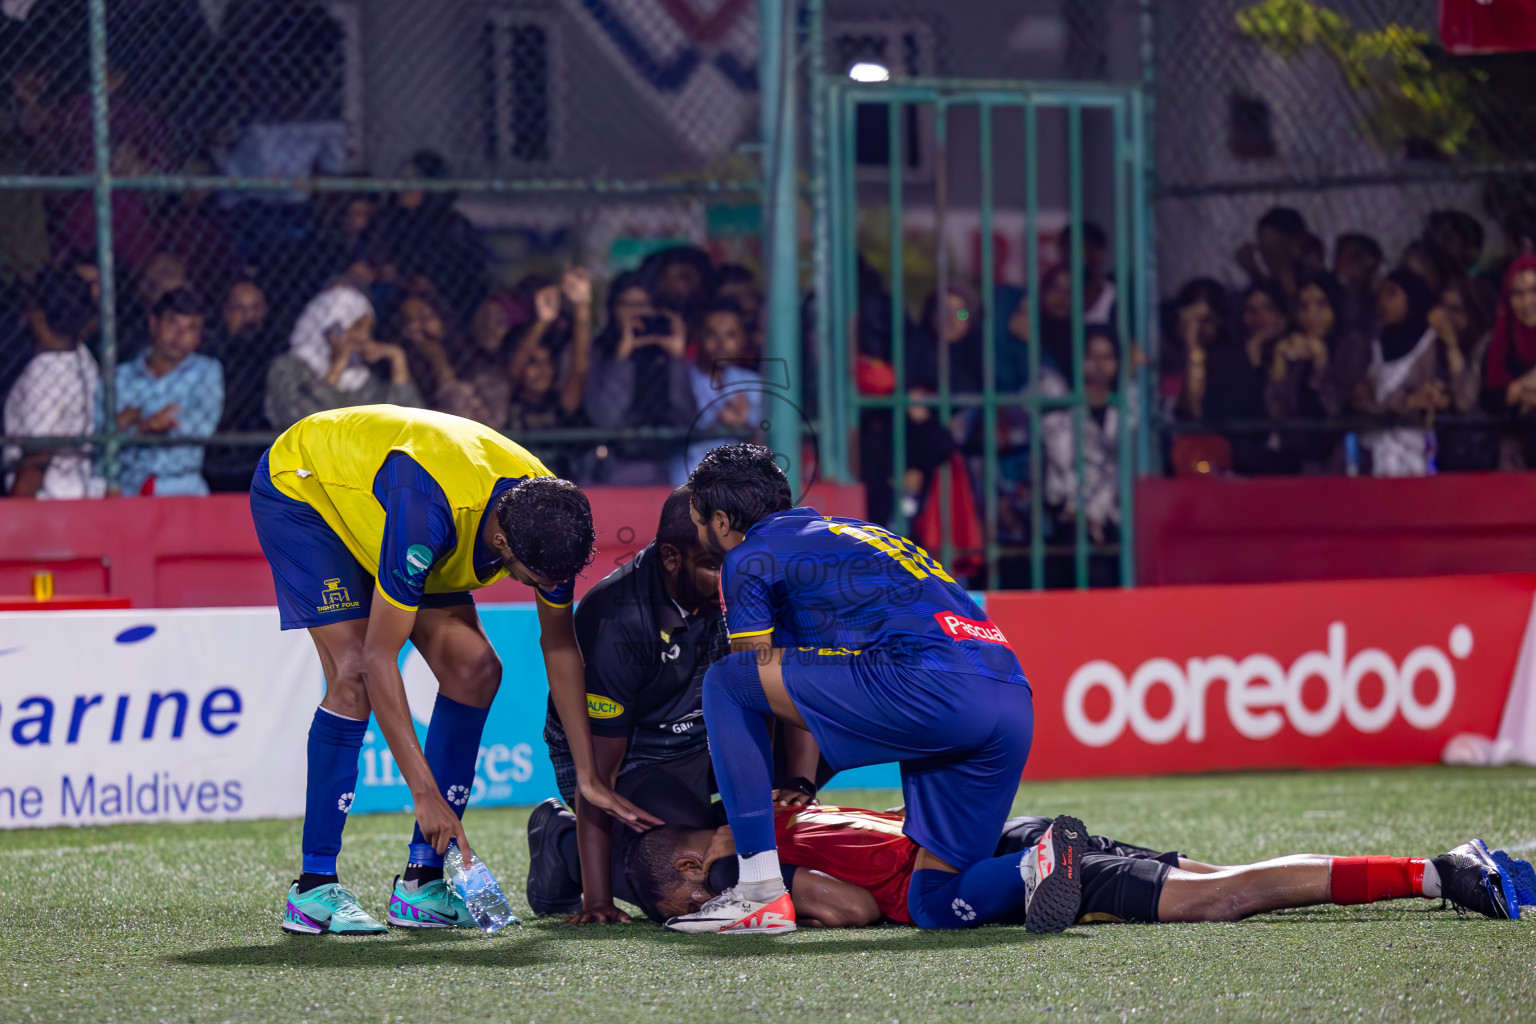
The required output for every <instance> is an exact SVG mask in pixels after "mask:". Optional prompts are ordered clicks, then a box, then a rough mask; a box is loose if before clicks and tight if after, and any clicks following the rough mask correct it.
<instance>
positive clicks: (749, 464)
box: [667, 445, 1082, 934]
mask: <svg viewBox="0 0 1536 1024" xmlns="http://www.w3.org/2000/svg"><path fill="white" fill-rule="evenodd" d="M689 485H690V487H692V489H693V514H694V517H695V520H696V522H697V523H698V526H699V530H700V535H701V537H702V538H703V542H704V544H705V546H706V547H708V548H709V549H710V550H713V551H716V552H718V553H720V554H722V555H723V556H724V562H723V564H722V568H721V598H722V603H723V604H724V606H725V619H726V627H727V630H728V631H729V634H730V637H731V641H732V648H733V650H732V653H731V654H730V655H728V656H727V657H725V658H722V659H720V660H719V661H717V662H715V664H714V665H712V666H711V667H710V669H709V671H708V672H707V673H706V674H705V677H704V721H705V724H706V725H707V727H708V729H709V737H710V755H711V759H712V761H713V763H714V769H715V781H716V783H717V784H718V785H719V788H720V798H721V802H722V803H723V804H724V806H725V811H726V815H727V817H728V819H729V821H730V825H731V829H732V832H733V834H734V836H735V841H736V846H737V857H738V862H739V880H738V881H737V883H736V884H735V885H734V886H731V887H730V888H728V889H726V890H725V891H723V892H721V893H720V894H719V895H718V896H717V897H715V898H714V899H712V900H710V901H709V902H708V903H707V904H705V905H704V906H703V907H701V908H699V909H698V910H697V911H694V912H691V913H687V914H682V915H679V916H677V917H674V918H673V919H672V920H670V921H668V922H667V926H668V927H669V928H672V929H674V930H677V931H683V932H694V933H711V932H713V933H736V934H754V933H755V934H773V933H780V932H788V931H793V930H794V928H795V908H794V902H793V900H792V898H791V897H790V895H789V893H788V891H787V889H786V888H785V886H784V882H783V879H782V876H781V874H780V868H779V859H778V854H777V851H776V849H775V845H774V828H773V801H772V768H773V765H772V753H771V750H770V744H769V738H770V735H771V731H770V722H771V720H772V719H773V718H774V717H777V718H778V719H779V720H780V721H782V722H785V723H788V724H792V725H795V726H799V727H801V728H805V729H809V730H810V733H811V735H812V736H814V737H815V739H816V743H817V745H818V746H819V747H820V749H821V753H822V756H824V757H825V758H826V760H827V762H828V763H829V764H830V765H831V767H832V768H833V769H834V770H842V769H845V768H855V767H858V766H860V765H867V764H883V763H886V762H890V761H899V762H901V774H902V788H903V791H904V793H905V796H906V803H907V818H906V821H905V822H904V825H903V827H904V829H905V832H906V834H907V835H908V836H910V837H911V839H912V841H913V842H914V843H916V844H917V846H918V848H919V849H918V851H917V854H916V857H915V859H914V862H913V873H912V882H911V885H910V886H909V887H908V894H907V898H908V908H909V912H910V914H911V917H912V920H913V921H914V922H915V923H917V924H918V925H921V926H922V927H925V928H955V927H971V926H974V925H978V924H982V923H985V922H986V921H988V920H992V919H993V918H994V917H995V916H996V914H997V913H1000V912H1001V910H1002V909H1003V908H1007V907H1013V906H1018V905H1019V904H1020V903H1026V904H1027V905H1028V909H1029V915H1028V922H1027V923H1028V925H1029V927H1031V928H1032V929H1035V930H1038V931H1057V930H1060V929H1062V928H1065V927H1066V926H1067V925H1069V924H1071V923H1072V921H1073V920H1075V919H1076V916H1077V904H1078V897H1079V889H1078V882H1079V880H1078V876H1077V871H1076V862H1077V860H1079V859H1081V855H1082V846H1081V843H1082V839H1081V836H1082V828H1081V825H1080V823H1072V822H1065V823H1063V825H1062V827H1053V828H1052V829H1050V830H1048V831H1047V833H1046V836H1045V837H1044V839H1042V849H1041V851H1040V854H1041V855H1040V857H1032V856H1030V855H1028V854H1026V855H1024V856H1022V857H1021V856H1019V855H1012V856H1007V857H995V856H994V848H995V846H996V836H997V832H998V830H999V829H1001V828H1002V824H1003V820H1004V819H1005V818H1006V817H1007V814H1008V810H1009V808H1010V807H1011V806H1012V804H1013V797H1014V793H1015V792H1016V791H1017V790H1018V785H1019V773H1020V771H1021V770H1022V769H1023V767H1024V761H1025V759H1026V758H1027V757H1028V755H1029V745H1030V740H1031V738H1032V736H1033V730H1034V707H1033V704H1032V702H1031V698H1030V690H1029V684H1028V683H1027V682H1026V681H1025V679H1024V672H1023V670H1022V669H1021V668H1020V667H1019V661H1018V659H1017V658H1016V657H1014V652H1013V650H1012V649H1011V648H1010V647H1009V646H1008V641H1007V639H1006V638H1005V637H1004V636H1003V634H1002V631H1001V630H999V629H998V628H997V627H996V626H995V625H993V624H992V623H991V622H989V621H987V619H986V617H985V615H983V613H982V611H981V609H980V608H978V607H977V606H976V603H975V602H974V601H972V600H971V599H970V597H969V595H967V594H966V592H965V590H964V588H962V587H961V586H960V585H959V584H957V583H956V582H955V581H954V579H953V578H952V577H950V575H949V574H948V573H947V572H945V571H944V567H943V566H941V565H939V564H938V562H936V561H934V560H933V559H932V558H930V557H929V556H928V554H927V552H925V551H923V550H922V549H921V548H919V547H917V546H916V545H915V544H912V543H911V542H910V541H907V540H905V539H903V538H900V537H897V536H894V535H893V534H891V533H889V532H888V531H886V530H883V529H881V528H880V527H878V526H874V525H872V524H870V523H865V522H861V521H859V520H856V519H839V518H833V517H829V516H823V515H821V514H820V513H818V512H817V511H816V510H815V509H812V508H794V507H792V506H793V504H794V503H793V500H792V499H791V495H790V490H789V483H788V481H787V480H786V479H785V476H784V472H783V470H782V469H780V468H779V465H778V463H777V462H775V461H774V455H773V453H772V452H771V451H769V450H768V449H767V448H764V447H762V446H761V445H723V446H721V447H718V448H715V449H714V450H712V451H710V452H709V453H708V454H707V455H705V456H704V458H703V459H702V460H701V461H700V462H699V465H698V467H697V468H696V469H695V470H694V471H693V475H692V477H691V479H690V481H689ZM1074 826H1075V827H1074ZM1041 859H1044V860H1045V861H1046V862H1047V863H1049V862H1050V861H1052V860H1056V861H1059V862H1060V864H1061V866H1062V868H1063V870H1057V871H1054V872H1051V873H1050V874H1043V873H1040V872H1037V871H1036V869H1035V864H1036V863H1037V862H1039V861H1040V860H1041ZM961 907H966V908H970V909H967V910H964V911H961V910H960V909H959V908H961Z"/></svg>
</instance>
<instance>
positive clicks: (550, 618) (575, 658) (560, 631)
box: [401, 601, 664, 832]
mask: <svg viewBox="0 0 1536 1024" xmlns="http://www.w3.org/2000/svg"><path fill="white" fill-rule="evenodd" d="M539 647H540V648H541V649H542V650H543V652H544V668H545V671H547V672H548V673H549V697H550V700H552V701H554V704H555V713H556V714H557V715H559V716H560V724H561V726H563V727H564V728H565V738H566V741H567V742H568V743H569V744H570V748H571V760H572V761H573V762H574V763H575V767H576V786H577V789H578V790H580V792H581V797H582V799H583V800H585V801H586V802H587V803H589V804H591V805H592V806H593V807H597V808H600V809H602V810H604V811H607V812H608V813H609V814H611V815H613V816H614V817H615V818H618V819H619V820H620V821H622V822H623V823H624V824H626V825H628V826H629V827H630V828H632V829H634V830H635V831H637V832H643V831H645V830H646V829H647V828H650V827H652V826H655V825H661V824H664V822H662V820H661V819H660V818H657V817H656V816H655V815H652V814H647V813H646V812H645V811H642V810H641V809H640V808H638V807H636V806H635V805H634V804H632V803H630V802H629V801H628V800H625V799H624V798H623V797H621V796H619V794H617V793H615V792H614V791H613V789H612V788H611V787H610V786H609V785H608V783H607V782H605V781H603V779H602V778H601V776H599V775H598V773H597V771H596V768H595V763H594V758H593V755H592V729H591V727H590V726H589V725H588V719H587V682H586V672H585V664H584V663H583V661H582V660H581V647H580V645H578V644H577V642H576V616H575V615H574V614H572V612H571V609H570V607H569V606H567V607H564V608H556V607H554V606H552V605H550V604H548V603H547V602H544V601H540V602H539ZM404 691H405V687H404V684H403V683H402V684H401V700H402V701H403V700H404V699H405V696H404Z"/></svg>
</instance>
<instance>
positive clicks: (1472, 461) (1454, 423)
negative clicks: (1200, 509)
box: [1158, 207, 1536, 477]
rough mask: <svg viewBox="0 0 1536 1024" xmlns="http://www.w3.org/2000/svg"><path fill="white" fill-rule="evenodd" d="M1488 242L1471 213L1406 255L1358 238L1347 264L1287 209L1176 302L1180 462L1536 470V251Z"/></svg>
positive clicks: (1242, 468) (1164, 402)
mask: <svg viewBox="0 0 1536 1024" xmlns="http://www.w3.org/2000/svg"><path fill="white" fill-rule="evenodd" d="M1510 234H1511V242H1512V249H1513V251H1512V252H1511V253H1509V254H1489V253H1487V252H1486V251H1485V248H1486V247H1485V238H1484V231H1483V227H1482V225H1481V224H1480V223H1479V222H1478V220H1477V219H1476V218H1475V217H1473V216H1471V215H1470V214H1468V213H1465V212H1463V211H1459V210H1440V211H1436V212H1435V213H1433V214H1431V215H1430V216H1429V217H1428V219H1427V222H1426V224H1425V226H1424V230H1423V232H1422V234H1421V235H1420V237H1418V238H1417V239H1415V240H1414V241H1412V242H1410V243H1409V244H1408V245H1407V246H1406V247H1405V248H1404V249H1403V251H1402V252H1401V253H1400V254H1398V256H1397V258H1396V260H1395V261H1392V262H1388V260H1387V258H1386V255H1385V254H1384V252H1383V250H1382V247H1381V245H1380V244H1379V243H1378V242H1377V241H1376V239H1374V238H1372V237H1371V236H1370V235H1367V234H1360V233H1345V234H1341V235H1339V236H1338V237H1337V238H1336V239H1335V240H1334V242H1333V247H1332V253H1331V260H1330V259H1329V258H1328V257H1329V253H1328V250H1327V247H1326V246H1325V245H1324V243H1323V242H1322V240H1321V239H1320V238H1319V237H1318V236H1317V235H1315V234H1313V233H1312V232H1311V230H1310V229H1309V228H1308V225H1307V224H1306V222H1305V220H1304V219H1303V218H1302V216H1301V214H1300V213H1298V212H1297V211H1295V210H1293V209H1289V208H1286V207H1276V208H1275V209H1272V210H1270V211H1269V212H1267V213H1266V214H1265V215H1264V216H1263V217H1262V218H1261V219H1260V220H1259V222H1258V226H1257V231H1256V237H1255V239H1254V241H1253V242H1251V243H1249V244H1247V245H1244V246H1243V247H1242V249H1241V250H1239V252H1238V253H1237V263H1238V265H1239V266H1240V267H1241V269H1242V271H1243V273H1244V276H1245V277H1246V283H1245V284H1244V285H1243V286H1242V287H1240V288H1237V289H1229V288H1228V287H1227V286H1225V285H1224V284H1222V283H1221V282H1219V281H1216V280H1213V279H1209V278H1200V279H1197V280H1193V281H1190V282H1188V283H1187V284H1185V285H1184V286H1183V287H1182V288H1180V289H1179V291H1178V293H1177V295H1176V296H1175V297H1174V298H1173V299H1172V300H1171V301H1170V302H1169V303H1167V305H1166V308H1165V314H1166V315H1165V318H1164V325H1163V334H1162V339H1163V340H1162V352H1161V365H1160V366H1159V367H1158V371H1159V374H1158V384H1159V388H1158V401H1159V403H1160V406H1161V411H1162V413H1163V415H1164V417H1165V419H1166V420H1167V421H1171V422H1172V423H1173V424H1174V426H1175V430H1174V431H1173V432H1172V434H1171V441H1170V443H1169V454H1170V460H1171V465H1172V467H1173V470H1174V472H1176V473H1184V472H1229V473H1234V474H1238V475H1276V474H1310V473H1348V474H1350V475H1356V474H1369V475H1374V476H1380V477H1401V476H1424V475H1428V474H1433V473H1438V472H1456V471H1468V470H1497V469H1523V468H1536V415H1533V414H1536V255H1533V246H1532V241H1531V239H1530V238H1528V237H1526V235H1527V234H1528V233H1527V232H1525V231H1523V230H1522V229H1521V228H1520V227H1519V226H1518V225H1515V226H1513V227H1512V230H1511V232H1510Z"/></svg>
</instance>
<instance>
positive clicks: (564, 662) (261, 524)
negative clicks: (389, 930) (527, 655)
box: [251, 405, 659, 935]
mask: <svg viewBox="0 0 1536 1024" xmlns="http://www.w3.org/2000/svg"><path fill="white" fill-rule="evenodd" d="M251 517H252V519H253V520H254V521H255V525H256V535H257V538H258V539H259V540H260V541H261V549H262V551H263V552H264V553H265V554H266V556H267V561H268V562H270V563H271V566H272V580H273V583H274V585H275V586H276V588H277V602H278V607H279V609H280V611H281V616H282V628H283V629H308V630H309V634H310V636H311V637H312V638H313V639H314V642H315V647H316V649H317V650H318V651H319V653H320V663H321V666H322V668H323V669H324V671H325V683H326V692H325V699H324V700H323V701H322V702H321V704H320V707H319V708H318V709H317V710H316V711H315V717H314V721H313V723H312V724H311V726H310V730H309V781H308V787H307V791H306V797H305V806H304V838H303V854H304V862H303V869H302V873H301V875H300V877H299V879H298V881H296V882H295V883H294V884H293V886H292V887H291V888H290V889H289V891H288V902H287V905H286V907H285V908H284V913H283V930H284V931H288V932H294V933H298V934H310V935H316V934H321V933H325V932H329V933H333V934H361V933H368V932H379V931H383V930H384V926H383V925H381V924H379V923H378V922H377V921H376V920H374V919H373V918H372V917H370V916H369V915H368V914H367V913H366V912H364V911H363V909H362V907H361V906H359V905H358V902H357V897H356V895H354V894H353V893H352V891H351V890H349V889H345V888H343V887H342V886H341V885H340V884H339V880H338V878H337V874H336V857H337V854H339V853H340V852H341V833H342V829H343V827H344V826H345V825H346V822H347V811H348V809H349V808H350V807H351V805H352V799H353V794H354V792H355V790H356V785H357V771H358V751H359V749H360V748H361V747H362V744H363V734H364V733H365V732H366V730H367V727H368V715H369V712H370V711H372V713H373V715H374V716H375V717H376V718H377V719H378V723H379V728H380V729H381V730H382V731H383V733H384V738H385V739H386V740H387V741H388V743H389V749H390V753H391V754H393V755H394V759H395V764H396V765H398V766H399V768H400V774H401V775H402V776H403V777H404V778H405V781H406V783H407V784H409V786H410V788H411V798H412V800H413V801H414V802H415V807H416V831H415V835H414V836H413V837H412V840H411V846H410V854H409V862H408V864H407V866H406V868H405V873H404V875H403V876H400V877H397V878H396V880H395V886H394V890H393V893H392V894H391V896H390V900H389V915H388V917H389V921H390V923H391V924H395V925H400V926H402V927H410V928H446V927H453V926H459V927H473V926H474V922H473V920H472V919H471V918H470V915H469V913H468V910H467V909H466V908H465V907H464V905H463V903H462V902H461V901H460V900H459V899H458V897H457V895H456V894H455V893H454V892H453V891H452V890H451V889H450V888H449V887H448V886H446V885H445V884H444V883H443V877H442V875H443V870H442V864H443V860H442V855H443V853H444V852H445V851H446V850H447V848H448V843H449V841H450V840H456V841H457V842H458V845H459V848H460V850H461V851H463V854H464V857H465V859H466V860H468V859H469V858H470V856H471V855H472V851H471V849H470V846H469V843H468V841H467V839H466V837H465V834H464V827H463V825H462V824H461V822H460V820H459V818H460V815H462V814H463V811H464V805H465V804H466V803H468V801H469V791H470V787H471V786H472V785H473V784H474V776H475V760H476V758H477V757H478V755H479V750H480V734H481V730H482V729H483V727H484V725H485V719H486V713H487V710H488V709H489V708H490V705H491V701H492V699H493V698H494V697H495V696H496V690H497V688H498V687H499V686H500V685H501V661H500V660H499V659H498V658H497V657H496V652H495V651H494V650H492V649H491V645H490V642H489V641H488V640H487V639H486V636H485V631H484V630H483V629H482V628H481V626H480V620H479V617H478V616H477V615H476V614H475V604H474V599H473V598H472V597H471V596H470V594H469V592H470V591H471V590H475V589H478V588H480V587H484V586H489V585H490V584H492V583H495V582H497V581H498V580H502V579H505V578H507V577H508V576H510V577H512V578H513V579H516V580H518V581H520V582H522V583H526V584H527V585H529V586H531V587H534V588H535V589H536V590H537V592H538V608H539V628H540V643H541V646H542V648H543V652H544V662H545V665H546V667H547V669H548V673H549V690H550V693H551V695H552V697H553V700H554V702H555V706H556V708H558V709H559V713H560V716H561V719H562V720H563V721H564V722H565V726H566V731H567V734H568V735H569V737H570V750H571V756H572V758H573V760H574V762H575V772H576V777H577V781H578V785H579V786H580V788H581V791H582V794H583V797H584V798H585V799H586V800H587V801H588V802H589V803H591V804H593V805H594V806H596V807H600V808H602V809H604V810H607V811H609V812H611V813H614V814H615V815H617V816H619V817H621V818H623V819H624V820H625V821H627V822H630V823H633V824H635V825H641V824H643V823H650V824H659V821H657V820H656V819H654V818H651V817H650V816H649V815H646V814H644V813H643V812H641V811H639V810H638V809H636V808H635V807H634V806H633V805H631V804H630V803H629V802H628V801H626V800H624V799H623V798H622V797H620V796H618V795H617V794H615V793H614V792H613V791H612V790H611V789H610V788H609V786H608V784H607V783H606V782H605V781H604V780H603V779H602V778H600V777H599V776H597V775H596V774H595V773H594V772H593V770H592V747H591V740H590V735H589V732H588V729H587V708H586V697H585V686H584V685H583V681H582V664H581V653H580V651H579V650H578V649H577V645H576V636H575V632H574V629H573V628H572V625H571V597H572V588H573V586H574V577H575V576H576V574H577V573H578V572H580V571H581V570H582V568H584V567H585V566H586V564H587V563H588V562H589V561H590V560H591V558H592V545H593V540H594V536H595V535H594V532H593V529H592V510H591V508H590V507H589V506H588V504H587V497H586V495H585V494H583V493H582V492H581V489H580V488H578V487H577V486H576V485H575V484H573V483H570V482H569V481H566V480H559V479H556V478H555V477H554V476H553V475H552V474H551V473H550V472H549V470H547V469H545V468H544V466H543V465H542V464H541V463H540V462H539V460H538V459H536V458H534V457H533V456H532V455H530V454H529V453H528V452H527V451H525V450H524V449H523V448H521V447H520V446H518V445H516V444H514V443H512V442H511V441H509V440H507V439H506V438H505V437H502V436H501V435H500V434H499V433H497V432H496V431H494V430H491V429H489V428H487V427H483V426H481V425H480V424H478V423H473V422H471V421H469V420H466V419H460V418H458V417H456V416H447V415H444V414H441V413H435V412H427V411H425V410H420V409H403V408H400V407H398V406H392V405H374V406H357V407H353V408H348V409H337V410H334V411H331V412H322V413H316V414H315V415H313V416H310V417H308V418H306V419H303V420H300V421H299V422H298V423H296V424H294V425H293V426H292V427H290V428H289V429H288V430H287V431H285V432H284V433H283V434H282V436H280V437H279V438H278V439H277V440H276V441H274V442H273V443H272V447H271V449H269V450H268V451H267V452H266V453H265V454H264V455H263V456H262V457H261V461H260V462H259V463H258V464H257V467H256V474H255V477H254V478H253V479H252V481H251ZM407 640H410V641H411V642H412V643H413V644H414V645H415V647H416V649H417V650H418V651H420V652H421V655H422V657H423V658H424V659H425V660H426V662H427V665H428V666H429V667H430V668H431V669H432V673H433V675H435V676H436V677H437V681H438V685H439V692H438V697H437V702H436V704H435V705H434V706H433V709H432V720H431V724H430V725H429V727H428V729H427V737H426V744H425V752H423V748H422V746H421V745H420V744H418V743H417V740H416V731H415V726H414V725H413V724H412V721H411V712H410V708H409V707H408V706H407V704H406V698H405V684H404V683H403V682H402V680H401V678H400V668H399V662H400V651H401V649H402V648H403V647H404V646H405V642H406V641H407Z"/></svg>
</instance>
